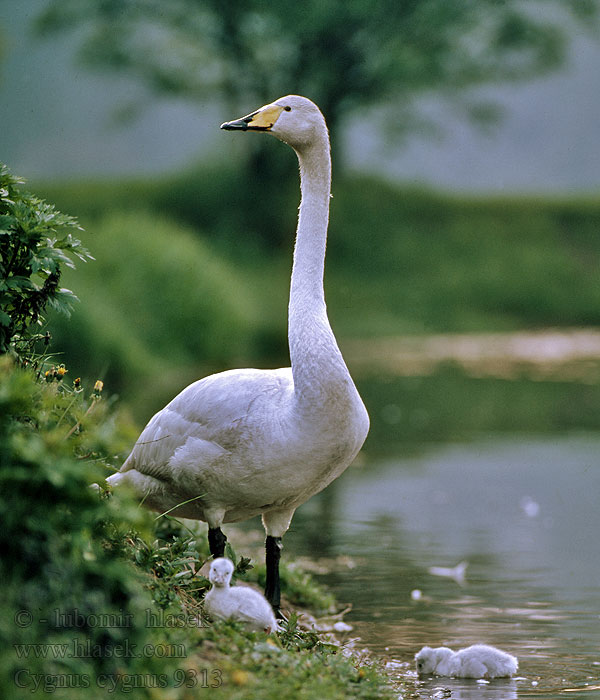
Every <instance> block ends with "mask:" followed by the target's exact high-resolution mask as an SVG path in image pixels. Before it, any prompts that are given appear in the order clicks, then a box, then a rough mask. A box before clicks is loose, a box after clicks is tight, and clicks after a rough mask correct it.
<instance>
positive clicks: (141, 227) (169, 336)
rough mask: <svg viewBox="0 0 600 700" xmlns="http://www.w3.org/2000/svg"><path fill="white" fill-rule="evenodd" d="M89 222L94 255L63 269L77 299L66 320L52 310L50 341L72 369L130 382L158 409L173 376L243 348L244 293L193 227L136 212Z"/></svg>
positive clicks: (249, 317)
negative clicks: (72, 271)
mask: <svg viewBox="0 0 600 700" xmlns="http://www.w3.org/2000/svg"><path fill="white" fill-rule="evenodd" d="M91 229H92V230H93V242H94V253H95V256H96V262H95V263H94V265H90V266H87V267H86V268H85V269H84V270H78V271H77V274H76V275H69V276H68V277H67V279H68V280H69V281H71V280H73V284H75V283H76V284H77V289H78V294H79V297H80V299H81V301H82V303H81V304H80V305H79V306H78V308H76V309H75V310H74V312H73V314H72V317H71V318H70V319H69V321H68V323H67V322H66V320H65V319H61V318H59V317H54V318H53V319H52V324H53V336H54V338H55V343H54V347H55V348H56V349H57V350H58V351H62V352H64V353H65V354H66V356H67V357H68V358H69V363H70V366H72V367H73V370H74V371H75V372H77V373H78V374H81V375H82V376H92V377H93V376H102V378H103V379H104V380H105V381H106V382H107V384H108V385H109V386H110V388H111V391H113V392H114V391H129V390H131V389H132V388H134V387H135V388H136V390H137V391H139V392H140V393H141V395H144V396H145V398H144V399H143V400H144V403H146V405H147V406H148V405H150V406H151V407H155V408H158V407H160V405H161V402H164V401H165V399H166V398H168V397H169V394H171V393H172V391H173V389H172V388H171V387H172V384H174V383H175V384H177V383H179V385H181V384H182V383H183V382H186V381H188V382H189V381H191V380H192V379H194V378H197V376H198V374H199V373H201V372H202V371H206V370H207V369H210V368H212V367H219V368H222V367H223V366H224V365H229V364H235V363H236V362H237V361H238V360H239V358H240V357H242V356H243V355H244V354H246V353H247V352H248V351H249V345H250V343H251V337H250V334H249V331H250V324H251V323H252V322H253V307H252V305H251V303H250V299H249V295H248V292H247V290H246V289H245V288H244V286H243V284H242V283H241V281H240V279H239V277H237V276H236V275H235V273H234V271H233V270H232V269H231V267H230V266H229V265H228V264H227V263H225V262H224V261H223V260H222V259H221V258H220V257H219V256H218V255H217V254H215V253H214V252H213V251H212V250H211V248H210V247H209V245H208V244H206V243H204V242H203V241H202V240H201V239H200V238H199V237H198V236H195V235H194V233H193V232H192V231H190V230H189V229H188V228H186V227H184V226H182V225H178V224H176V223H173V222H172V221H169V220H168V219H165V218H164V217H160V216H158V215H155V214H148V213H135V212H134V213H124V214H119V213H114V214H111V215H107V216H106V217H104V218H103V219H101V220H99V221H97V222H96V223H92V224H91ZM100 292H101V293H100ZM165 387H167V388H166V389H165ZM148 402H150V404H148Z"/></svg>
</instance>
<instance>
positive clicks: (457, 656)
mask: <svg viewBox="0 0 600 700" xmlns="http://www.w3.org/2000/svg"><path fill="white" fill-rule="evenodd" d="M415 661H416V663H417V673H418V674H419V675H420V676H426V675H435V676H455V677H457V678H485V679H492V678H508V677H510V676H512V675H513V673H516V671H517V668H518V667H519V662H518V661H517V659H516V658H515V657H514V656H511V655H510V654H507V653H506V652H505V651H501V650H500V649H496V648H495V647H491V646H488V645H487V644H473V646H470V647H467V648H466V649H461V650H460V651H452V649H449V648H448V647H438V648H437V649H432V648H431V647H423V648H422V649H421V651H420V652H419V653H418V654H415Z"/></svg>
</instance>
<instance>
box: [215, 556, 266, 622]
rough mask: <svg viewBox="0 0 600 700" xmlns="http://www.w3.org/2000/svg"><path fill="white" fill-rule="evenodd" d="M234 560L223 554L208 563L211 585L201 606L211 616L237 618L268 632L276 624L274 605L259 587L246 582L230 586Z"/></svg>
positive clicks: (226, 618) (224, 618) (225, 618)
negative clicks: (258, 589) (253, 586)
mask: <svg viewBox="0 0 600 700" xmlns="http://www.w3.org/2000/svg"><path fill="white" fill-rule="evenodd" d="M232 575H233V562H232V561H231V560H230V559H226V558H225V557H219V558H218V559H215V560H214V561H213V562H212V563H211V565H210V571H209V574H208V580H209V581H210V582H211V583H212V588H211V589H210V591H208V593H207V594H206V595H205V596H204V609H205V610H206V612H207V613H208V614H209V615H210V616H211V617H213V618H215V617H218V618H220V619H222V620H238V621H240V622H245V623H246V625H247V626H248V627H249V628H250V629H252V630H254V631H255V632H266V633H267V634H271V633H272V632H275V631H277V629H278V625H277V620H276V619H275V615H273V609H272V608H271V606H270V605H269V603H268V602H267V600H266V598H264V597H263V596H262V595H261V594H260V593H259V592H258V591H255V590H253V589H252V588H247V587H246V586H230V585H229V584H230V582H231V576H232Z"/></svg>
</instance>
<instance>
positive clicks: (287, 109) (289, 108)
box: [284, 105, 292, 112]
mask: <svg viewBox="0 0 600 700" xmlns="http://www.w3.org/2000/svg"><path fill="white" fill-rule="evenodd" d="M284 109H285V111H286V112H291V111H292V108H291V107H290V106H289V105H286V106H285V107H284Z"/></svg>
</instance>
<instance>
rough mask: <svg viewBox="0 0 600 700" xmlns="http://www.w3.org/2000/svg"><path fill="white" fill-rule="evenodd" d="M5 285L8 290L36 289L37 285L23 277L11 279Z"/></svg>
mask: <svg viewBox="0 0 600 700" xmlns="http://www.w3.org/2000/svg"><path fill="white" fill-rule="evenodd" d="M5 285H6V287H7V288H8V289H35V285H34V284H33V283H32V282H31V280H30V279H29V278H28V277H21V276H19V275H15V276H14V277H9V278H8V279H7V280H6V281H5Z"/></svg>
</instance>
